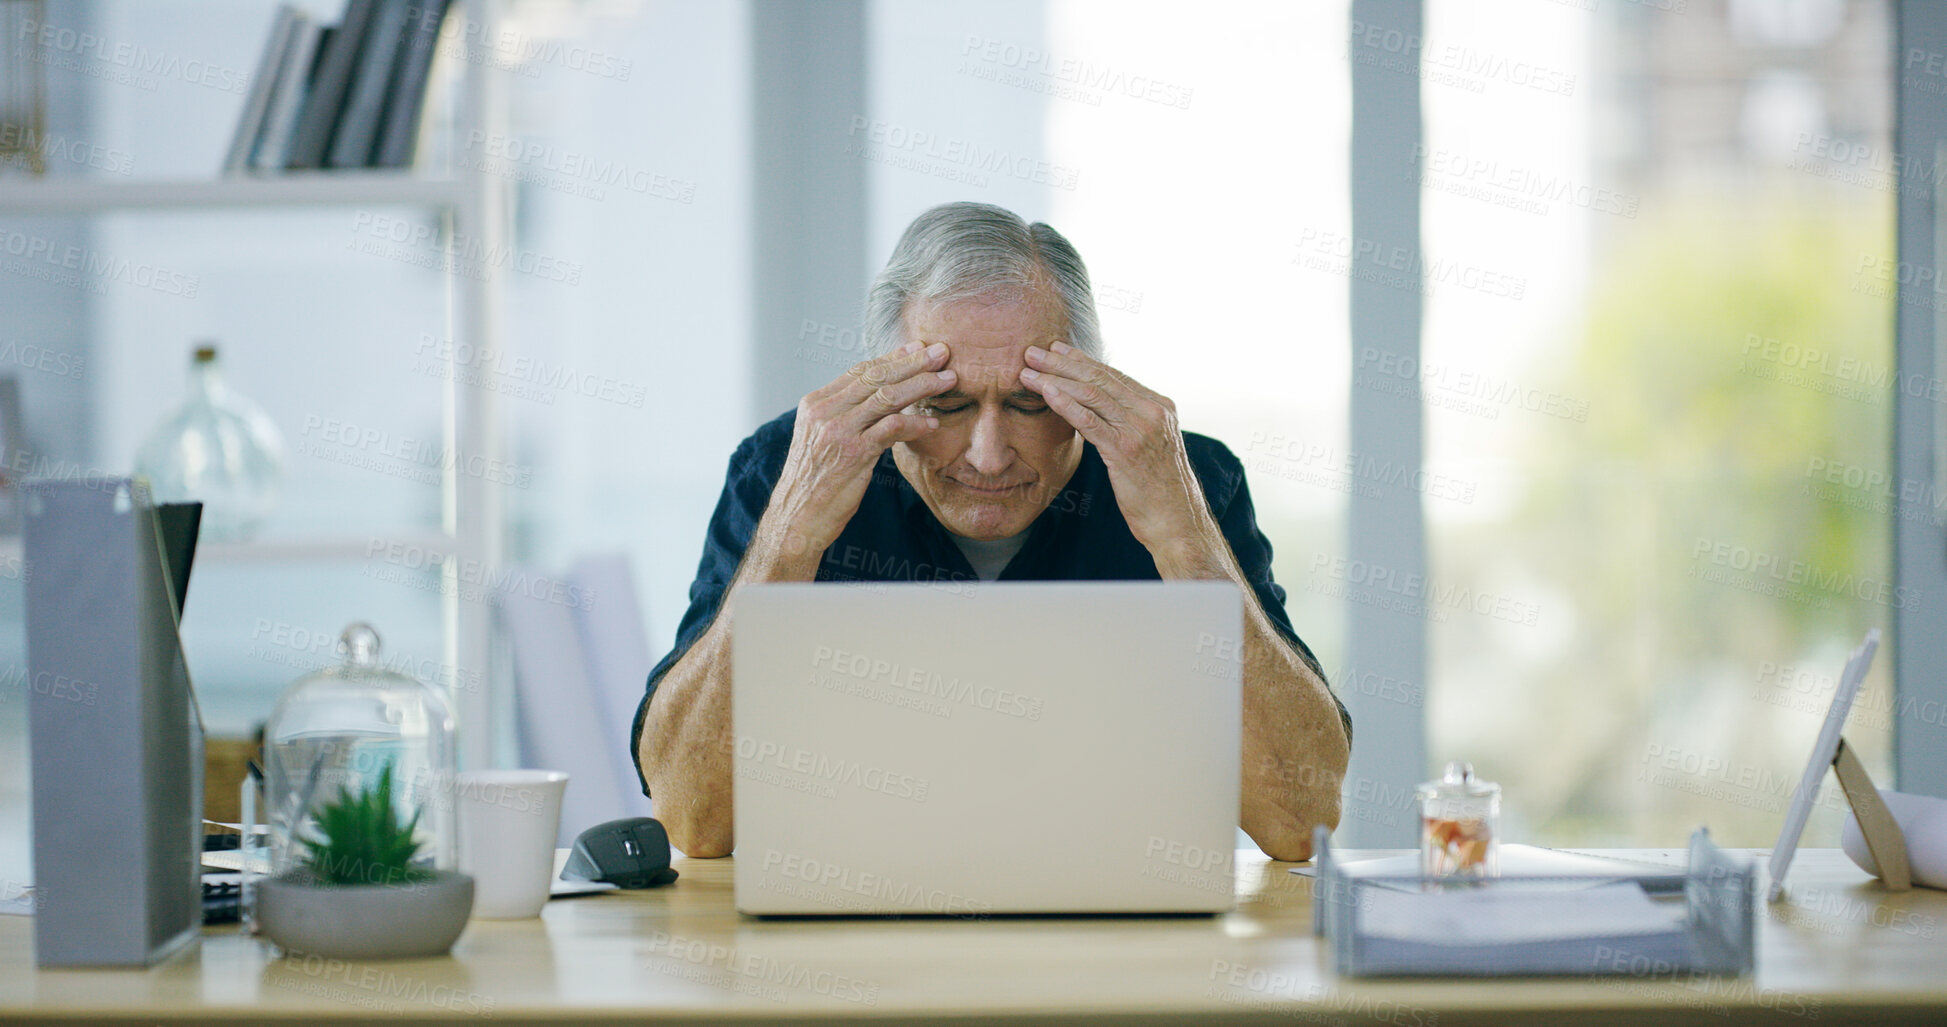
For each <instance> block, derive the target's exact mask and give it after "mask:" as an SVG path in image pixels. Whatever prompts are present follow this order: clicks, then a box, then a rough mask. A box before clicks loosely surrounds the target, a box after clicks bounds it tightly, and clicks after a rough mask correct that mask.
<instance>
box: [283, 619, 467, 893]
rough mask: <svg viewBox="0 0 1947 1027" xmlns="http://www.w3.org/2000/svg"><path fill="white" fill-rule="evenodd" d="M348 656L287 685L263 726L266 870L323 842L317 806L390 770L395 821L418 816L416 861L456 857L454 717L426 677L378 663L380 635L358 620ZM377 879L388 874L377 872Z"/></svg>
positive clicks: (348, 632)
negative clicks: (424, 680)
mask: <svg viewBox="0 0 1947 1027" xmlns="http://www.w3.org/2000/svg"><path fill="white" fill-rule="evenodd" d="M339 648H340V650H341V651H342V652H343V653H344V657H345V658H344V662H343V663H341V664H339V665H338V666H335V667H327V668H325V669H323V670H320V671H318V672H316V673H314V674H310V675H307V676H305V677H302V678H299V679H298V680H297V681H295V682H292V684H291V686H290V687H289V688H287V689H285V690H284V694H283V696H282V697H281V698H279V699H278V701H277V708H276V709H275V710H273V711H272V712H271V715H270V720H269V722H268V723H266V724H265V726H264V810H263V820H264V824H265V826H266V827H267V828H268V831H269V838H268V842H269V846H270V852H269V853H268V855H269V858H270V867H269V869H270V873H271V874H272V875H273V876H281V875H284V874H287V873H289V872H291V871H293V870H294V869H296V868H297V867H298V866H299V865H300V864H301V863H302V861H303V859H304V857H305V855H306V847H305V846H304V845H302V844H299V843H300V842H301V841H305V840H309V841H317V840H318V836H319V832H318V830H317V824H316V821H315V817H316V815H317V811H318V809H319V807H321V806H323V805H325V804H327V803H331V802H333V801H335V800H337V799H338V797H339V796H340V795H341V794H342V793H344V792H349V793H351V794H353V795H357V794H359V793H360V792H363V791H366V790H369V789H371V788H373V787H374V786H375V785H377V783H378V782H379V778H380V775H381V774H382V773H383V772H384V771H385V770H386V769H387V768H390V769H391V771H392V781H393V786H392V803H393V811H394V813H395V815H396V817H397V820H398V823H400V824H407V823H412V822H413V818H414V817H415V816H416V817H417V818H418V821H417V825H416V827H415V830H414V838H415V840H417V841H418V842H420V849H419V854H418V859H417V863H418V864H420V865H422V866H430V867H432V868H434V869H440V870H450V869H453V868H454V867H455V864H456V858H455V856H456V844H457V843H456V840H455V837H454V816H453V803H452V801H451V796H450V794H449V793H450V788H451V783H452V780H453V768H454V763H453V761H454V742H453V716H452V714H451V712H449V710H448V707H447V704H446V700H445V699H444V698H443V697H442V696H441V695H440V693H439V692H437V691H435V690H434V689H432V688H431V687H429V686H427V685H426V684H424V683H422V682H420V681H417V680H415V679H413V678H410V677H407V676H406V675H404V674H400V673H397V672H395V671H391V670H387V669H386V668H385V667H384V666H383V665H382V664H381V663H380V662H379V635H378V632H377V631H375V630H373V629H372V627H371V625H368V624H363V623H359V624H353V625H351V626H350V627H347V628H346V629H345V631H344V634H343V635H341V636H340V638H339ZM372 883H375V884H377V883H384V882H378V881H374V882H372Z"/></svg>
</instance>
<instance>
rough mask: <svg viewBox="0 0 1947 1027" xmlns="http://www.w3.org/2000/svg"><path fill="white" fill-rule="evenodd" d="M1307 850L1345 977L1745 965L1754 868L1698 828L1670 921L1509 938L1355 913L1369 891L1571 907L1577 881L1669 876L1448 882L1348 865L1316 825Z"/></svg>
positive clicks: (1315, 923) (1730, 969)
mask: <svg viewBox="0 0 1947 1027" xmlns="http://www.w3.org/2000/svg"><path fill="white" fill-rule="evenodd" d="M1312 851H1313V854H1314V858H1315V859H1316V861H1317V864H1318V876H1317V886H1316V887H1317V891H1316V892H1315V893H1314V896H1313V900H1312V928H1313V933H1314V934H1317V935H1319V936H1321V937H1323V938H1324V939H1325V940H1326V943H1327V945H1328V947H1329V948H1330V949H1331V952H1332V959H1333V964H1334V968H1335V969H1336V970H1337V972H1338V973H1339V974H1341V975H1343V976H1347V977H1505V976H1544V975H1553V976H1561V975H1571V976H1613V975H1630V976H1638V977H1662V976H1668V975H1673V974H1678V973H1683V974H1694V973H1711V974H1732V975H1736V974H1745V973H1749V972H1750V971H1751V968H1752V966H1753V963H1754V959H1755V939H1756V934H1757V926H1756V910H1757V881H1758V876H1757V868H1756V867H1755V866H1754V865H1751V864H1749V863H1747V862H1744V861H1742V860H1739V859H1736V858H1734V857H1733V856H1731V855H1730V854H1728V853H1726V852H1724V851H1723V850H1722V849H1720V848H1718V847H1717V846H1716V845H1715V844H1714V843H1712V842H1711V840H1710V833H1709V832H1708V831H1706V830H1704V829H1703V828H1698V829H1697V831H1696V832H1695V833H1694V834H1692V835H1691V837H1690V857H1689V864H1688V867H1687V868H1686V870H1685V872H1684V875H1683V877H1682V886H1683V906H1684V909H1683V918H1682V920H1681V921H1680V922H1679V921H1676V920H1675V918H1674V916H1673V917H1672V921H1673V926H1672V927H1671V928H1670V929H1669V930H1665V931H1655V932H1641V931H1626V930H1625V931H1620V932H1619V931H1617V930H1605V928H1604V925H1603V924H1602V923H1601V922H1600V921H1594V922H1590V923H1588V924H1587V925H1586V931H1584V932H1582V933H1578V934H1576V935H1574V936H1572V937H1559V936H1556V937H1549V938H1547V939H1538V940H1531V941H1515V942H1504V941H1502V942H1484V941H1483V942H1470V943H1454V942H1448V941H1440V940H1436V939H1432V938H1428V939H1425V940H1417V939H1416V940H1406V939H1402V938H1398V937H1387V936H1381V935H1377V934H1374V933H1373V932H1371V931H1370V930H1368V929H1367V925H1366V924H1365V922H1364V914H1365V913H1366V912H1367V911H1368V910H1370V909H1371V908H1372V907H1373V904H1374V901H1375V897H1379V898H1383V899H1384V900H1385V901H1388V902H1398V903H1408V904H1412V903H1415V902H1418V903H1421V904H1426V905H1428V906H1429V907H1431V906H1432V905H1433V904H1434V903H1437V902H1438V901H1439V896H1442V895H1447V894H1451V893H1454V892H1465V893H1469V894H1472V895H1475V896H1483V895H1497V894H1498V895H1505V896H1509V897H1513V896H1515V895H1526V896H1530V897H1532V896H1534V895H1535V894H1536V892H1537V890H1541V891H1542V892H1544V893H1545V894H1546V895H1548V896H1549V897H1550V901H1551V902H1556V903H1558V904H1559V905H1560V907H1561V908H1562V909H1563V910H1564V911H1565V912H1570V913H1572V912H1573V908H1574V905H1575V902H1576V896H1577V894H1578V892H1579V891H1580V890H1582V889H1585V888H1590V887H1595V886H1597V885H1603V884H1617V883H1624V882H1628V883H1634V884H1638V885H1649V886H1652V887H1655V886H1658V885H1665V886H1667V884H1668V883H1669V881H1670V877H1669V876H1668V875H1647V876H1641V877H1638V876H1633V875H1630V874H1628V873H1627V872H1624V873H1619V874H1617V875H1616V876H1614V877H1575V878H1562V877H1497V878H1487V879H1483V880H1470V881H1466V882H1452V881H1443V880H1440V879H1436V878H1427V877H1422V876H1419V875H1406V874H1387V875H1377V874H1372V875H1362V874H1356V873H1348V872H1347V870H1346V868H1345V867H1343V866H1342V865H1341V864H1340V863H1339V862H1338V861H1337V860H1336V859H1335V858H1334V857H1333V854H1332V850H1331V838H1330V835H1329V833H1328V832H1326V831H1325V829H1324V828H1322V827H1321V828H1319V829H1318V831H1317V833H1316V840H1315V841H1314V843H1313V849H1312ZM1382 891H1383V893H1384V894H1383V895H1382V894H1381V892H1382ZM1427 900H1433V901H1432V902H1428V901H1427ZM1671 912H1672V913H1674V912H1675V911H1674V910H1672V911H1671ZM1431 919H1432V918H1431V917H1429V920H1431Z"/></svg>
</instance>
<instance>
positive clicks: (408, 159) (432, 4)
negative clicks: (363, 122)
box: [372, 0, 451, 168]
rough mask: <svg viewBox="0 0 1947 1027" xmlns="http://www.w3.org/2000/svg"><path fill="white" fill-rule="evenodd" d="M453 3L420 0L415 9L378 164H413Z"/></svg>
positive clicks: (381, 131)
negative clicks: (436, 56) (436, 57)
mask: <svg viewBox="0 0 1947 1027" xmlns="http://www.w3.org/2000/svg"><path fill="white" fill-rule="evenodd" d="M450 4H451V0H418V2H417V3H415V4H414V5H413V6H412V8H411V16H410V18H409V19H408V21H407V26H406V35H405V39H404V40H402V41H401V43H400V51H399V60H398V67H397V68H396V69H395V72H394V74H393V76H392V88H391V89H390V90H389V91H387V93H386V97H385V120H384V122H383V123H382V125H381V127H380V129H379V139H378V148H377V150H376V151H375V152H374V153H373V156H372V163H373V165H374V166H376V167H381V168H404V167H411V166H412V158H413V153H414V151H415V150H416V149H417V145H418V142H419V122H420V118H421V115H422V114H423V113H424V112H425V110H426V99H427V85H428V82H429V79H430V76H431V75H432V67H433V53H434V51H435V50H436V49H437V47H438V44H439V33H440V26H441V25H442V24H444V23H445V21H446V9H447V7H448V6H450Z"/></svg>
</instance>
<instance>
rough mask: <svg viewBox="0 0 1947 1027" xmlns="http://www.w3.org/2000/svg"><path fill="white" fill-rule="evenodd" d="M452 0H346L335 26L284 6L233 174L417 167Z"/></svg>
mask: <svg viewBox="0 0 1947 1027" xmlns="http://www.w3.org/2000/svg"><path fill="white" fill-rule="evenodd" d="M452 7H453V4H452V0H345V5H344V10H343V13H342V14H341V15H340V17H339V20H338V23H337V24H335V25H331V24H326V23H325V22H323V21H322V20H320V19H318V18H316V17H314V16H312V15H311V14H309V13H307V12H305V11H304V10H302V9H300V8H299V7H297V6H295V5H293V4H284V5H282V6H280V7H279V8H278V11H277V17H276V19H275V21H274V23H273V25H272V28H271V32H270V37H269V38H268V39H267V40H266V41H265V44H264V53H263V56H262V58H261V59H260V61H259V63H258V68H257V77H256V78H255V79H254V80H253V81H252V84H251V89H250V93H249V96H248V97H246V99H245V103H244V107H243V112H242V114H241V116H240V118H239V120H238V124H237V130H236V134H235V136H234V137H233V138H232V139H231V143H230V148H229V150H228V151H227V153H226V154H225V157H224V162H223V170H224V172H225V173H226V174H238V173H242V172H245V171H255V172H274V171H280V170H286V169H289V170H305V169H313V168H407V167H411V166H412V164H413V162H414V156H415V153H416V152H417V150H418V148H419V141H420V136H421V135H422V134H423V133H424V132H425V131H426V129H425V128H423V127H422V123H423V122H424V120H425V108H426V105H427V103H428V100H429V95H430V93H431V92H432V90H433V87H434V86H435V85H436V83H437V82H438V80H439V79H440V75H438V74H436V73H435V72H434V71H433V64H434V60H435V57H436V56H437V53H438V51H439V40H440V35H441V32H442V31H443V27H444V25H445V23H446V16H447V13H448V12H449V11H450V10H451V8H452Z"/></svg>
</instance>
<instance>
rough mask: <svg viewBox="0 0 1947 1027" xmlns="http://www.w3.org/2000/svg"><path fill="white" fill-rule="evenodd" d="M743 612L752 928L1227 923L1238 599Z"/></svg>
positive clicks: (1014, 587) (781, 594)
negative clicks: (955, 921)
mask: <svg viewBox="0 0 1947 1027" xmlns="http://www.w3.org/2000/svg"><path fill="white" fill-rule="evenodd" d="M732 616H733V617H734V618H735V620H734V622H733V624H732V654H731V655H732V674H733V684H732V721H733V732H734V738H735V742H734V745H735V759H734V765H735V774H736V782H735V796H736V799H735V801H736V832H737V837H736V878H737V885H736V887H737V908H738V909H739V910H740V911H742V912H745V913H753V914H761V915H770V914H816V915H849V914H943V915H952V916H972V917H978V916H983V915H986V914H992V913H1201V912H1221V911H1224V910H1228V909H1231V908H1232V907H1233V905H1234V902H1233V898H1232V896H1233V894H1234V888H1233V881H1232V859H1233V855H1234V850H1235V843H1236V837H1237V834H1236V825H1237V806H1238V788H1239V777H1240V773H1241V769H1240V762H1239V761H1240V756H1239V744H1240V741H1239V734H1240V731H1241V728H1242V721H1243V713H1242V709H1241V706H1240V701H1239V680H1240V670H1241V667H1242V656H1241V642H1240V639H1241V638H1242V637H1243V633H1242V632H1243V605H1242V598H1241V596H1240V594H1239V592H1238V589H1237V587H1236V586H1235V585H1232V584H1230V583H1226V582H1099V583H1039V582H1036V583H1005V584H999V583H988V584H975V583H971V582H942V583H939V584H931V585H927V584H919V585H907V584H899V585H894V584H885V585H879V584H834V583H823V584H789V585H756V586H751V587H746V588H744V589H742V590H741V591H740V592H739V593H738V595H737V599H736V603H735V607H734V611H733V614H732Z"/></svg>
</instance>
